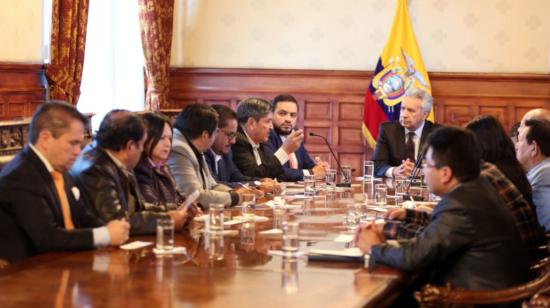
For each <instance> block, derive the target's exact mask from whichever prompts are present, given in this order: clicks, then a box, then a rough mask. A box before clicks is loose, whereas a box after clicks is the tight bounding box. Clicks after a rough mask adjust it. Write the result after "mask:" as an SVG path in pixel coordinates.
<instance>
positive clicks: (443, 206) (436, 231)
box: [370, 177, 529, 290]
mask: <svg viewBox="0 0 550 308" xmlns="http://www.w3.org/2000/svg"><path fill="white" fill-rule="evenodd" d="M370 261H371V262H372V263H373V264H384V265H387V266H390V267H393V268H397V269H399V270H402V271H406V272H426V271H428V270H429V271H430V272H431V273H433V275H432V279H431V281H430V282H433V283H436V284H440V285H446V284H447V283H448V282H450V283H452V285H453V287H455V288H464V289H467V290H497V289H503V288H508V287H511V286H515V285H518V284H521V283H524V282H526V281H527V280H528V279H529V262H528V254H527V246H526V244H525V242H524V241H523V240H522V239H521V236H520V233H519V231H518V229H517V227H516V225H515V222H514V218H513V217H512V213H511V211H510V210H509V209H508V208H507V207H506V206H504V204H503V203H502V200H501V199H500V197H499V196H498V194H497V193H496V191H495V189H494V187H493V186H492V185H491V184H490V183H489V182H488V181H487V180H486V179H484V178H481V177H478V178H477V179H474V180H471V181H468V182H466V183H462V184H460V185H459V186H458V187H456V188H455V189H454V190H452V191H451V192H449V193H448V194H447V195H445V196H443V199H442V200H441V201H440V202H439V203H438V204H437V206H436V207H435V208H434V210H433V212H432V216H431V221H430V223H429V224H428V226H426V228H425V229H424V230H423V231H422V232H421V233H420V234H419V235H418V236H417V237H415V238H413V239H410V240H405V241H401V242H400V246H391V245H388V244H382V245H375V246H373V247H372V249H371V255H370Z"/></svg>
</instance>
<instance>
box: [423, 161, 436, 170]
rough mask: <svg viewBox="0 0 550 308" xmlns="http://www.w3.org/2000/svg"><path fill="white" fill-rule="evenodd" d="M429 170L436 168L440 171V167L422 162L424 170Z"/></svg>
mask: <svg viewBox="0 0 550 308" xmlns="http://www.w3.org/2000/svg"><path fill="white" fill-rule="evenodd" d="M428 168H436V169H438V168H439V167H438V166H437V165H435V164H429V163H428V162H427V161H423V162H422V169H428Z"/></svg>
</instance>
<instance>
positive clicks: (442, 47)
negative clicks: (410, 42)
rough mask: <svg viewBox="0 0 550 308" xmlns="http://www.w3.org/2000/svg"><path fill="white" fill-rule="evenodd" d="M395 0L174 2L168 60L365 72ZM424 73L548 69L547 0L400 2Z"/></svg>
mask: <svg viewBox="0 0 550 308" xmlns="http://www.w3.org/2000/svg"><path fill="white" fill-rule="evenodd" d="M396 5H397V0H276V1H275V0H176V9H175V20H174V25H175V27H174V39H173V46H172V58H171V61H172V64H173V65H174V66H185V67H239V68H243V67H244V68H248V67H250V68H307V69H351V70H372V69H373V68H374V66H375V64H376V61H377V59H378V57H379V55H380V52H381V51H382V48H383V46H384V44H385V42H386V39H387V36H388V33H389V30H390V26H391V22H392V20H393V15H394V13H395V8H396ZM409 11H410V14H411V18H412V21H413V26H414V30H415V33H416V36H417V39H418V42H419V45H420V48H421V52H422V54H423V57H424V61H425V63H426V66H427V69H428V70H429V71H442V72H498V73H508V72H512V73H520V72H531V73H548V72H549V71H550V47H549V43H550V18H548V14H549V13H550V1H548V0H409Z"/></svg>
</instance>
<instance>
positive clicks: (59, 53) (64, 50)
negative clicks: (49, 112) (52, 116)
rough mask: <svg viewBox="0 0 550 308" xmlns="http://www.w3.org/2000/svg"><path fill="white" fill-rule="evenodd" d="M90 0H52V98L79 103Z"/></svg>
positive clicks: (49, 69) (48, 71)
mask: <svg viewBox="0 0 550 308" xmlns="http://www.w3.org/2000/svg"><path fill="white" fill-rule="evenodd" d="M88 4H89V0H53V10H52V36H51V63H50V64H49V65H47V66H46V78H47V79H48V84H49V91H50V93H49V98H50V99H59V100H63V101H66V102H68V103H71V104H74V105H76V103H77V102H78V97H79V96H80V82H81V80H82V67H83V65H84V47H85V44H86V26H87V24H88Z"/></svg>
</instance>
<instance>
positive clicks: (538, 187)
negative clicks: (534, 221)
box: [527, 157, 550, 232]
mask: <svg viewBox="0 0 550 308" xmlns="http://www.w3.org/2000/svg"><path fill="white" fill-rule="evenodd" d="M527 179H528V180H529V183H531V187H532V188H533V204H534V205H535V208H536V210H537V218H538V219H539V223H540V225H541V226H543V227H544V229H545V230H546V232H548V231H550V206H549V204H550V203H549V201H548V199H550V157H547V158H546V159H545V160H543V161H541V162H540V163H539V164H538V165H536V166H535V167H533V169H531V170H529V172H528V173H527Z"/></svg>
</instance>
